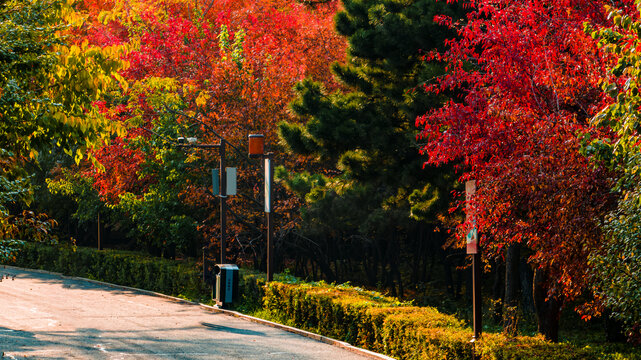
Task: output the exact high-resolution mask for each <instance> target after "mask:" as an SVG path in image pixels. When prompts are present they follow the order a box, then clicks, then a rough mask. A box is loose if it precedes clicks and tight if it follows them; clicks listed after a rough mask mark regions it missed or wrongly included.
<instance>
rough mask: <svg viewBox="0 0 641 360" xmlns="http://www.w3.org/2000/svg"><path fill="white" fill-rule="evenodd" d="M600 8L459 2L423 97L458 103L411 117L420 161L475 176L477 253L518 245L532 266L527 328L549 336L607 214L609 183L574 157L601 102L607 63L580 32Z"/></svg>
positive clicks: (550, 2)
mask: <svg viewBox="0 0 641 360" xmlns="http://www.w3.org/2000/svg"><path fill="white" fill-rule="evenodd" d="M604 4H605V2H602V1H597V2H594V1H586V0H534V1H527V2H521V1H512V0H499V1H486V0H477V1H472V2H471V11H470V13H469V15H468V18H467V21H466V22H465V23H464V24H456V23H451V19H446V18H442V19H440V20H441V21H442V22H444V23H450V24H451V26H453V27H458V29H459V38H457V39H455V40H451V41H450V42H449V44H448V45H449V46H448V50H447V51H446V52H445V53H441V54H431V55H430V56H431V57H433V58H437V59H440V60H442V61H444V62H445V63H446V64H447V66H448V70H449V74H448V75H447V76H445V77H444V78H442V79H439V81H438V83H437V84H436V85H432V86H428V87H427V90H428V91H435V92H442V91H454V92H456V93H458V94H460V97H459V98H455V99H453V100H451V101H449V102H448V103H446V104H445V105H444V106H443V107H442V108H441V109H439V110H436V111H434V112H432V113H428V114H426V115H425V116H423V117H421V118H419V119H418V120H417V125H419V126H421V127H422V128H423V131H422V134H421V137H423V138H425V139H427V145H426V146H425V147H424V148H423V152H424V153H425V154H427V155H428V156H429V160H428V162H429V163H431V164H442V163H448V162H457V163H458V164H459V165H458V167H459V170H460V171H461V172H462V173H463V175H462V179H476V180H477V182H478V185H479V189H478V191H477V195H476V199H475V202H476V205H477V208H478V209H479V214H478V219H477V221H478V226H479V231H480V232H481V233H482V234H483V237H482V239H481V245H482V246H483V247H484V251H486V252H487V254H489V255H490V256H494V257H501V256H503V254H504V250H505V248H506V247H508V246H510V245H512V244H522V245H523V246H526V247H527V248H528V249H529V250H530V252H531V256H530V257H529V262H530V264H531V265H532V266H533V267H534V269H535V277H534V297H535V306H536V310H537V316H538V319H539V330H540V331H541V332H542V333H543V334H544V335H546V336H547V337H548V338H550V339H553V340H556V339H557V338H558V318H559V314H560V311H561V308H562V306H563V304H564V302H565V301H567V300H571V299H575V298H576V297H577V296H578V295H579V294H581V293H582V291H583V290H585V289H588V288H589V285H590V284H589V279H590V278H589V276H587V275H586V273H587V272H588V264H587V254H588V253H589V252H590V251H592V250H594V249H595V248H596V247H597V246H598V243H599V240H600V236H601V235H600V229H599V226H598V221H599V219H601V218H602V216H603V215H604V214H605V212H606V211H607V209H608V208H609V207H610V206H611V205H612V201H613V199H612V196H611V195H610V192H609V189H610V187H611V182H610V178H611V174H609V172H608V171H607V170H606V169H604V168H602V167H600V166H598V165H596V164H594V163H592V162H591V161H590V159H589V158H588V157H586V156H584V155H583V154H582V152H581V149H582V144H583V141H585V140H586V139H589V138H590V137H594V136H595V135H596V134H597V132H598V131H599V130H597V129H594V128H592V127H590V126H589V119H590V118H591V117H592V116H594V115H595V113H596V112H597V111H598V110H600V109H601V108H602V107H603V106H604V105H605V104H606V103H607V102H608V101H609V99H608V98H607V97H606V96H605V95H604V94H603V92H602V90H601V88H600V84H599V81H600V79H601V78H602V77H603V76H604V75H605V73H606V65H607V64H608V61H609V59H608V58H607V56H605V54H603V53H601V52H600V51H599V49H598V47H597V44H596V43H595V42H594V41H593V40H592V39H591V38H590V37H589V34H586V32H585V31H584V23H585V22H589V23H591V24H593V25H594V26H600V25H602V24H605V23H606V15H607V14H606V11H605V9H604V8H603V5H604Z"/></svg>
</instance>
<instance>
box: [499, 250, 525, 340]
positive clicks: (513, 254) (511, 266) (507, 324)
mask: <svg viewBox="0 0 641 360" xmlns="http://www.w3.org/2000/svg"><path fill="white" fill-rule="evenodd" d="M520 258H521V247H520V245H519V244H512V245H510V246H508V247H507V251H506V255H505V299H504V304H505V311H504V312H503V332H504V333H505V334H506V335H508V336H516V334H517V332H518V321H517V320H518V314H517V313H518V311H517V310H518V305H519V290H520V274H519V262H520Z"/></svg>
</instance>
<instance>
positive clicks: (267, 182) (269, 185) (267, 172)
mask: <svg viewBox="0 0 641 360" xmlns="http://www.w3.org/2000/svg"><path fill="white" fill-rule="evenodd" d="M271 160H272V159H270V158H266V159H265V212H266V213H268V212H271V211H272V199H270V198H269V195H270V193H271V191H269V190H270V189H271V188H272V183H271V181H272V176H271V175H272V174H271V171H272V167H271Z"/></svg>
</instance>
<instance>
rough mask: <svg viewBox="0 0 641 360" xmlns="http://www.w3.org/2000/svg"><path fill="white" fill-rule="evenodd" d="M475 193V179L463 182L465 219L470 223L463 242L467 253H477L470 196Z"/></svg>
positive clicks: (476, 239)
mask: <svg viewBox="0 0 641 360" xmlns="http://www.w3.org/2000/svg"><path fill="white" fill-rule="evenodd" d="M474 194H476V180H470V181H467V182H465V209H466V211H465V221H466V222H467V223H468V224H470V227H469V230H468V232H467V235H466V236H465V242H466V243H467V246H466V247H467V253H468V254H477V253H478V231H477V229H476V208H475V207H474V206H473V204H472V198H473V196H474Z"/></svg>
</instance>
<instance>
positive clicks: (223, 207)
mask: <svg viewBox="0 0 641 360" xmlns="http://www.w3.org/2000/svg"><path fill="white" fill-rule="evenodd" d="M218 150H219V152H220V171H219V173H220V263H221V264H226V260H227V256H226V254H225V250H226V248H227V244H226V243H225V240H226V239H225V238H226V235H227V234H226V224H227V176H226V174H225V142H224V141H222V140H221V141H220V146H219V147H218Z"/></svg>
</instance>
